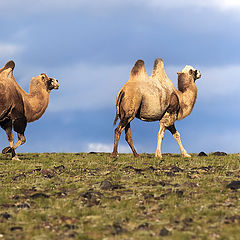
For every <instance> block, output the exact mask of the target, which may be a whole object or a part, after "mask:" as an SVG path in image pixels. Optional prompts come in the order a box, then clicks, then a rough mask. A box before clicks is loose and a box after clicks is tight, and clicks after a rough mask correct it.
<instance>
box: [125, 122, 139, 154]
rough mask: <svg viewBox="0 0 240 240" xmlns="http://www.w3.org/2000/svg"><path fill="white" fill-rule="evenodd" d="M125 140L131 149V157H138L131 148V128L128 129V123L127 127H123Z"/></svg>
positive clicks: (132, 147)
mask: <svg viewBox="0 0 240 240" xmlns="http://www.w3.org/2000/svg"><path fill="white" fill-rule="evenodd" d="M125 139H126V141H127V143H128V145H129V146H130V148H131V149H132V152H133V155H134V157H138V154H137V152H136V150H135V148H134V146H133V140H132V135H131V128H130V122H129V123H128V124H127V126H126V127H125Z"/></svg>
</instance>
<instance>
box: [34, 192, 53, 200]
mask: <svg viewBox="0 0 240 240" xmlns="http://www.w3.org/2000/svg"><path fill="white" fill-rule="evenodd" d="M30 197H31V198H33V199H36V198H49V196H48V195H47V194H45V193H40V192H39V193H34V194H32V195H31V196H30Z"/></svg>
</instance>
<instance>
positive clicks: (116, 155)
mask: <svg viewBox="0 0 240 240" xmlns="http://www.w3.org/2000/svg"><path fill="white" fill-rule="evenodd" d="M110 156H111V158H117V157H118V154H116V153H112V154H111V155H110Z"/></svg>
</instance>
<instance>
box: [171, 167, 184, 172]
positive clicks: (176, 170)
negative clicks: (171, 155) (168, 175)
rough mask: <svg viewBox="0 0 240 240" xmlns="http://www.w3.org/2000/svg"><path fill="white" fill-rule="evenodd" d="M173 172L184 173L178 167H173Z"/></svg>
mask: <svg viewBox="0 0 240 240" xmlns="http://www.w3.org/2000/svg"><path fill="white" fill-rule="evenodd" d="M170 170H171V171H172V172H183V169H181V168H179V167H177V166H172V167H171V169H170Z"/></svg>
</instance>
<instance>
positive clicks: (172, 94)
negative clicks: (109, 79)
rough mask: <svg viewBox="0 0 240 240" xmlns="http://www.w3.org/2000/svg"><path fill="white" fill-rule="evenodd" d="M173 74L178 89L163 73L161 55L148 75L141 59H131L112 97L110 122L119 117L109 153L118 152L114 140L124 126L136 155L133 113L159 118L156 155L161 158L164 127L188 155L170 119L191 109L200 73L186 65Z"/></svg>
mask: <svg viewBox="0 0 240 240" xmlns="http://www.w3.org/2000/svg"><path fill="white" fill-rule="evenodd" d="M177 74H178V89H176V88H175V87H174V85H173V83H172V82H171V80H170V79H169V78H168V77H167V75H166V73H165V70H164V64H163V60H162V59H160V58H157V59H156V60H155V61H154V67H153V71H152V75H151V76H150V77H149V76H148V75H147V73H146V70H145V66H144V61H143V60H138V61H137V62H136V63H135V65H134V67H133V68H132V70H131V73H130V77H129V80H128V82H127V83H125V85H124V86H123V87H122V88H121V89H120V91H119V93H118V95H117V99H116V109H117V111H116V117H115V120H114V125H115V124H116V122H117V120H118V118H120V122H119V125H118V126H117V128H116V129H115V136H114V148H113V152H112V157H114V158H115V157H117V155H118V150H117V149H118V141H119V138H120V135H121V133H122V131H123V130H124V129H125V139H126V141H127V143H128V144H129V146H130V148H131V150H132V152H133V155H134V157H138V154H137V152H136V150H135V148H134V146H133V141H132V136H131V128H130V122H131V121H132V120H133V119H134V118H135V117H136V118H138V119H140V120H142V121H147V122H152V121H160V130H159V132H158V143H157V149H156V153H155V156H156V157H157V158H162V154H161V143H162V140H163V137H164V133H165V130H166V129H167V130H169V131H170V132H171V133H172V135H173V137H174V138H175V139H176V141H177V143H178V145H179V147H180V151H181V154H182V155H183V156H184V157H191V156H190V155H189V154H188V153H187V151H186V150H185V149H184V147H183V145H182V143H181V138H180V134H179V132H177V130H176V128H175V125H174V123H175V121H176V120H181V119H183V118H185V117H186V116H188V115H189V114H190V113H191V112H192V109H193V107H194V104H195V102H196V98H197V87H196V85H195V81H196V79H199V78H200V77H201V73H200V72H199V71H198V70H195V69H194V68H193V67H191V66H188V65H187V66H186V67H185V68H184V69H183V70H182V72H178V73H177Z"/></svg>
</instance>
